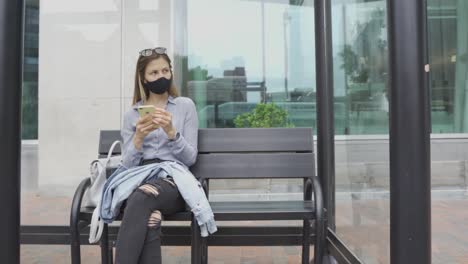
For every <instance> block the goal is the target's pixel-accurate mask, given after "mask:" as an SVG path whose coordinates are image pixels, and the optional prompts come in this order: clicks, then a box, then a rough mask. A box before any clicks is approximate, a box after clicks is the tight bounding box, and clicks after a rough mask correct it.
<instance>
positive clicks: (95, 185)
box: [81, 140, 122, 207]
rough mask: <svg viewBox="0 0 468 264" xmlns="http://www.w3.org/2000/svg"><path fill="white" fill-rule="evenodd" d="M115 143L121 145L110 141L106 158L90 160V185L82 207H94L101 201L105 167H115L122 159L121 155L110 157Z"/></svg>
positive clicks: (105, 175) (105, 177) (118, 142)
mask: <svg viewBox="0 0 468 264" xmlns="http://www.w3.org/2000/svg"><path fill="white" fill-rule="evenodd" d="M117 144H119V145H121V142H120V141H118V140H116V141H114V143H112V145H111V147H110V149H109V153H108V154H107V158H102V159H97V160H93V161H92V162H91V166H90V172H91V176H90V178H91V186H90V187H89V189H88V190H87V191H86V192H85V194H84V197H83V201H82V203H81V206H82V207H96V206H98V204H99V203H100V202H101V196H102V190H103V188H104V185H105V184H106V180H107V174H106V171H107V169H115V168H117V167H118V166H119V164H120V163H121V161H122V156H121V155H118V156H114V157H112V152H113V151H114V148H115V147H116V146H117Z"/></svg>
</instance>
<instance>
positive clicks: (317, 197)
mask: <svg viewBox="0 0 468 264" xmlns="http://www.w3.org/2000/svg"><path fill="white" fill-rule="evenodd" d="M321 186H322V185H321V184H320V181H319V178H318V177H317V176H314V177H312V189H313V194H314V203H315V233H316V239H317V241H316V243H315V246H314V256H315V257H314V259H315V263H322V258H323V253H324V248H323V247H324V246H325V245H326V244H325V243H326V241H325V239H326V235H325V228H326V226H325V223H326V221H325V218H324V211H325V209H324V208H323V192H322V187H321Z"/></svg>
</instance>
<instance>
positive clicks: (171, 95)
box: [116, 48, 198, 264]
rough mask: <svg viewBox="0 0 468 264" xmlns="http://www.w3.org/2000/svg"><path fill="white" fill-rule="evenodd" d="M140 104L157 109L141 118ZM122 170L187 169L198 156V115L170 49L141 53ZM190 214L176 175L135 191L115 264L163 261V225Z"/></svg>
mask: <svg viewBox="0 0 468 264" xmlns="http://www.w3.org/2000/svg"><path fill="white" fill-rule="evenodd" d="M140 105H153V106H155V107H156V111H155V112H154V113H153V114H148V115H146V116H144V117H140V115H139V113H138V111H137V108H138V106H140ZM121 131H122V132H121V133H122V139H123V157H122V159H123V162H122V163H123V166H125V167H127V168H131V167H134V166H141V165H147V164H150V163H155V162H161V161H175V162H177V163H179V164H181V165H183V166H184V167H185V168H188V167H189V166H191V165H192V164H194V163H195V160H196V157H197V135H198V117H197V112H196V109H195V105H194V103H193V101H192V100H191V99H189V98H186V97H179V96H178V93H177V90H176V87H175V86H174V83H173V73H172V66H171V60H170V59H169V57H168V55H167V54H166V49H165V48H155V49H145V50H143V51H141V52H140V56H139V58H138V61H137V66H136V72H135V90H134V97H133V106H132V108H131V109H130V110H129V111H128V112H126V113H125V116H124V124H123V128H122V130H121ZM183 210H185V202H184V199H183V198H182V196H181V195H180V193H179V190H178V187H177V186H176V184H175V183H174V180H173V178H172V177H170V176H168V177H165V178H155V179H152V180H149V181H147V182H145V183H144V184H142V185H141V186H139V187H138V188H136V189H135V190H134V191H133V193H132V194H131V195H130V196H129V197H128V199H127V201H126V207H125V214H124V217H123V219H122V224H121V226H120V230H119V234H118V237H117V244H116V263H117V264H135V263H142V264H144V263H161V239H160V236H161V221H162V220H163V216H164V215H169V214H174V213H176V212H180V211H183Z"/></svg>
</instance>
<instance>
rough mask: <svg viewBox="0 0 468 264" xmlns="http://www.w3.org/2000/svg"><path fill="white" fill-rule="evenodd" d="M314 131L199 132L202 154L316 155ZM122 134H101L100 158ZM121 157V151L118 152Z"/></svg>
mask: <svg viewBox="0 0 468 264" xmlns="http://www.w3.org/2000/svg"><path fill="white" fill-rule="evenodd" d="M312 132H313V131H312V129H311V128H294V129H291V128H206V129H199V131H198V151H199V152H205V153H208V152H274V151H284V152H313V141H312V140H313V138H312ZM115 140H121V137H120V131H119V130H101V132H100V137H99V154H100V155H106V154H107V151H108V150H109V148H110V146H111V145H112V143H113V142H114V141H115ZM115 153H116V154H120V147H117V148H116V151H115Z"/></svg>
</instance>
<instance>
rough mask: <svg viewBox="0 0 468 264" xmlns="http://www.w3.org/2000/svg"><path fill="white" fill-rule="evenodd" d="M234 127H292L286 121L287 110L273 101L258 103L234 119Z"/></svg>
mask: <svg viewBox="0 0 468 264" xmlns="http://www.w3.org/2000/svg"><path fill="white" fill-rule="evenodd" d="M234 125H235V126H236V127H239V128H240V127H294V125H293V124H292V123H291V122H289V121H288V112H287V111H286V110H284V109H282V108H281V107H279V106H277V105H275V104H273V103H268V104H264V103H260V104H258V105H257V106H255V108H254V109H253V110H252V111H250V112H247V113H243V114H240V115H238V116H237V117H236V118H235V119H234Z"/></svg>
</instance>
